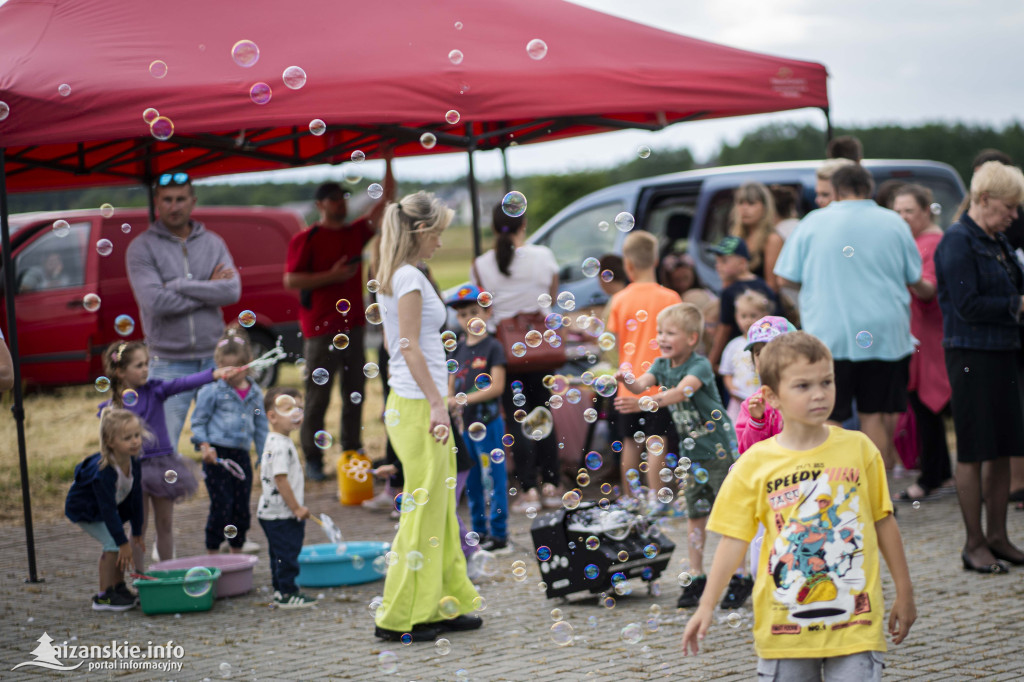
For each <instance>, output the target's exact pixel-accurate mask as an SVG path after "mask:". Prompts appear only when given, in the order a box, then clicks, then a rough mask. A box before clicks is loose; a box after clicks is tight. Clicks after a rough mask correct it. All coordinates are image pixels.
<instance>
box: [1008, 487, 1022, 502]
mask: <svg viewBox="0 0 1024 682" xmlns="http://www.w3.org/2000/svg"><path fill="white" fill-rule="evenodd" d="M1009 501H1010V502H1024V488H1018V489H1017V490H1012V491H1010V498H1009Z"/></svg>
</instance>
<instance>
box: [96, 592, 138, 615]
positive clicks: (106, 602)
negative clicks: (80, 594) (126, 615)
mask: <svg viewBox="0 0 1024 682" xmlns="http://www.w3.org/2000/svg"><path fill="white" fill-rule="evenodd" d="M133 608H135V598H134V597H130V596H126V595H123V594H121V593H120V592H118V591H117V589H116V588H110V589H108V590H107V591H106V592H104V593H103V594H97V595H96V596H94V597H93V598H92V610H93V611H127V610H128V609H133Z"/></svg>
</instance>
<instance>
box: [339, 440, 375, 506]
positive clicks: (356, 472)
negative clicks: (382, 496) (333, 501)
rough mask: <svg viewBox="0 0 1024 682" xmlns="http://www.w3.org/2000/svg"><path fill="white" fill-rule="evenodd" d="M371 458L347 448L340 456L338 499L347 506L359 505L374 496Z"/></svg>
mask: <svg viewBox="0 0 1024 682" xmlns="http://www.w3.org/2000/svg"><path fill="white" fill-rule="evenodd" d="M370 467H371V465H370V458H369V457H367V456H366V455H364V454H362V453H360V452H356V451H355V450H346V451H345V452H343V453H341V457H339V458H338V500H339V501H340V502H341V503H342V504H343V505H346V506H349V507H354V506H359V505H360V504H362V503H363V502H364V501H366V500H368V499H370V498H371V497H373V473H372V472H371V471H370Z"/></svg>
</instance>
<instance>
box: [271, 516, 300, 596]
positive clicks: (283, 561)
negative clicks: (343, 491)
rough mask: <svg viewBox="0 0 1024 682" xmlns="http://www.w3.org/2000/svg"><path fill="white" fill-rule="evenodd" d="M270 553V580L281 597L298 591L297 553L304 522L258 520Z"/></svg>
mask: <svg viewBox="0 0 1024 682" xmlns="http://www.w3.org/2000/svg"><path fill="white" fill-rule="evenodd" d="M260 526H262V527H263V534H264V535H265V536H266V537H267V550H268V551H269V553H270V580H271V582H272V583H273V585H274V589H275V590H277V591H278V592H280V593H281V594H283V595H287V594H293V593H295V592H298V591H299V588H298V587H297V586H296V585H295V578H296V577H298V575H299V552H301V551H302V540H303V539H304V538H305V536H306V522H305V521H299V520H298V519H260Z"/></svg>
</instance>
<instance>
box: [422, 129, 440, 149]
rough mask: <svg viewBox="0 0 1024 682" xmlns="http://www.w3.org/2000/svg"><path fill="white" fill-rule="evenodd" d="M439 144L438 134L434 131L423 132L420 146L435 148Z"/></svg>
mask: <svg viewBox="0 0 1024 682" xmlns="http://www.w3.org/2000/svg"><path fill="white" fill-rule="evenodd" d="M436 144H437V136H436V135H434V133H423V134H422V135H420V146H422V147H423V148H424V149H433V148H434V145H436Z"/></svg>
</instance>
